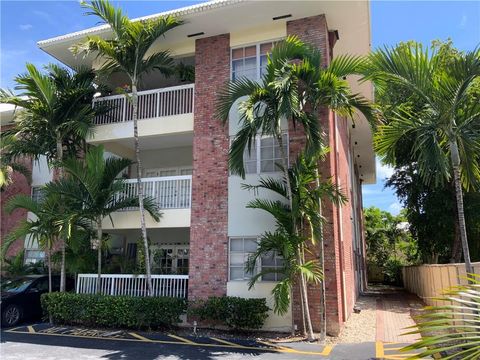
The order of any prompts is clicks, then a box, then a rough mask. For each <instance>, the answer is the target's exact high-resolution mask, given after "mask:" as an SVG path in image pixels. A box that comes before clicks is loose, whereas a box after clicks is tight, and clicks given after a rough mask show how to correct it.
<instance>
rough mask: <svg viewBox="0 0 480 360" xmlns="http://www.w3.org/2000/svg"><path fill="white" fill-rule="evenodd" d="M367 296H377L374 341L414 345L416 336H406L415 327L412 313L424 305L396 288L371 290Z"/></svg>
mask: <svg viewBox="0 0 480 360" xmlns="http://www.w3.org/2000/svg"><path fill="white" fill-rule="evenodd" d="M369 295H377V299H376V304H377V311H376V313H377V316H376V341H381V342H384V343H408V344H411V343H414V342H416V341H417V340H418V339H419V336H418V335H416V334H413V335H412V334H410V335H406V333H407V332H410V331H413V330H414V329H409V327H412V326H414V325H415V321H414V320H413V318H412V312H414V311H415V310H418V309H421V308H422V307H423V306H424V304H423V303H422V301H421V300H420V299H419V298H417V297H416V296H414V295H412V294H409V293H407V292H405V291H404V290H403V289H398V288H387V287H383V288H379V289H377V288H373V291H372V292H371V293H369Z"/></svg>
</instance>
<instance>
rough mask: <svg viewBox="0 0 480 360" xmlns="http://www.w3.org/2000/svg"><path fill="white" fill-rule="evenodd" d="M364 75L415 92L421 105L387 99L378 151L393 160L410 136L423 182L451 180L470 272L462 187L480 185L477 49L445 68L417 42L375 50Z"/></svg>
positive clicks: (377, 82) (436, 183)
mask: <svg viewBox="0 0 480 360" xmlns="http://www.w3.org/2000/svg"><path fill="white" fill-rule="evenodd" d="M365 74H366V79H369V80H372V81H373V82H374V83H375V85H376V86H377V87H378V88H379V89H381V88H382V87H383V86H384V84H386V82H391V83H395V84H397V85H398V87H399V88H400V89H402V90H403V91H406V92H407V93H409V94H412V95H414V96H415V97H416V98H417V99H418V100H417V104H418V103H420V104H421V105H422V106H421V107H420V108H418V107H416V108H415V109H414V108H413V107H412V106H411V104H409V103H404V102H401V103H394V104H389V105H390V106H391V107H392V108H393V111H392V113H391V115H390V116H389V119H388V122H387V123H386V124H384V125H382V126H380V127H379V129H378V131H377V133H376V135H375V147H376V150H377V152H378V153H379V154H380V155H381V156H382V157H383V158H384V160H385V161H386V162H387V163H390V164H395V154H396V152H398V151H400V146H402V143H404V142H405V141H411V142H412V144H413V145H412V147H411V153H412V156H413V157H414V158H415V159H416V162H417V166H418V169H419V175H420V176H421V178H422V179H423V181H424V182H425V183H426V184H433V185H434V186H442V185H444V184H446V183H448V182H449V181H452V180H453V183H454V185H455V193H456V203H457V210H458V211H457V216H458V223H459V228H460V238H461V241H462V249H463V256H464V260H465V268H466V271H467V273H472V272H473V268H472V265H471V261H470V252H469V247H468V240H467V232H466V226H465V215H464V208H463V188H465V189H469V188H478V186H479V184H480V103H479V102H478V99H477V100H475V99H472V97H471V96H470V91H471V90H472V89H473V87H474V86H478V83H479V78H480V49H477V50H474V51H471V52H467V53H465V54H459V56H457V57H456V58H455V59H452V62H451V64H450V65H449V66H448V67H446V68H445V67H444V66H443V65H442V64H441V62H440V57H439V56H438V54H437V53H436V52H433V53H432V54H429V52H428V50H427V49H424V48H423V47H422V45H420V44H411V45H410V46H407V47H405V46H402V47H400V46H398V47H396V48H385V49H383V50H377V51H376V52H374V53H373V54H371V55H370V56H369V65H368V67H367V69H366V71H365Z"/></svg>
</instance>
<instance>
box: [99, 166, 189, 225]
mask: <svg viewBox="0 0 480 360" xmlns="http://www.w3.org/2000/svg"><path fill="white" fill-rule="evenodd" d="M142 184H143V192H144V194H145V196H148V197H151V198H153V199H155V201H156V203H157V205H158V207H159V208H160V209H161V213H162V218H161V219H160V222H156V221H154V220H153V219H152V218H151V217H150V216H149V215H146V217H145V221H146V225H147V227H148V228H181V227H189V226H190V207H191V201H192V176H191V175H182V176H164V177H151V178H142ZM122 196H125V197H126V196H138V184H137V180H136V179H128V180H127V186H126V191H125V193H124V194H123V195H120V197H122ZM112 221H113V225H112ZM112 221H110V220H109V219H105V220H104V221H103V227H104V229H105V230H113V229H137V228H139V227H140V214H139V211H138V208H129V209H125V210H123V211H119V212H116V213H114V214H113V215H112Z"/></svg>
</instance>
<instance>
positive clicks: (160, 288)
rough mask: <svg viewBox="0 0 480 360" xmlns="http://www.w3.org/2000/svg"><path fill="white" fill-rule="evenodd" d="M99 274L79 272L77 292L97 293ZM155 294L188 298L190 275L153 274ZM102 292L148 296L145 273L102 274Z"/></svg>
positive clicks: (116, 294) (115, 294)
mask: <svg viewBox="0 0 480 360" xmlns="http://www.w3.org/2000/svg"><path fill="white" fill-rule="evenodd" d="M97 281H98V276H97V274H78V279H77V294H95V293H96V291H97ZM152 287H153V296H169V297H176V298H184V299H186V298H187V291H188V275H152ZM100 293H101V294H103V295H113V296H147V295H148V288H147V279H146V276H145V275H133V274H102V275H101V280H100Z"/></svg>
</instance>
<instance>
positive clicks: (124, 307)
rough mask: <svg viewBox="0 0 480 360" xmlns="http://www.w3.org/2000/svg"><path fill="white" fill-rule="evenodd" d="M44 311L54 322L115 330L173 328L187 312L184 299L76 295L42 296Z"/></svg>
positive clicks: (56, 293)
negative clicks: (112, 328)
mask: <svg viewBox="0 0 480 360" xmlns="http://www.w3.org/2000/svg"><path fill="white" fill-rule="evenodd" d="M41 300H42V308H43V310H44V312H45V313H46V314H47V315H49V316H51V318H52V320H53V322H54V323H59V324H71V325H84V326H101V327H114V328H117V327H119V328H136V329H140V328H159V327H171V326H173V325H175V324H177V323H179V322H180V315H182V314H184V313H185V311H186V309H187V303H186V301H185V300H183V299H177V298H169V297H131V296H108V295H92V294H73V293H58V292H55V293H50V294H43V295H42V298H41Z"/></svg>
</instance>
